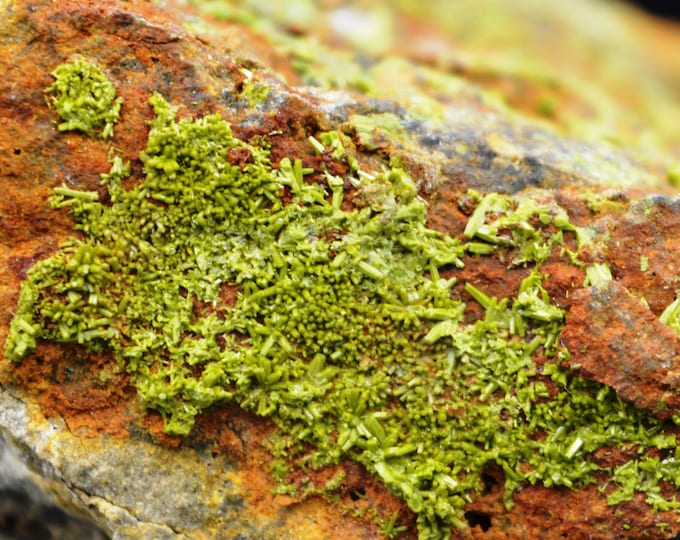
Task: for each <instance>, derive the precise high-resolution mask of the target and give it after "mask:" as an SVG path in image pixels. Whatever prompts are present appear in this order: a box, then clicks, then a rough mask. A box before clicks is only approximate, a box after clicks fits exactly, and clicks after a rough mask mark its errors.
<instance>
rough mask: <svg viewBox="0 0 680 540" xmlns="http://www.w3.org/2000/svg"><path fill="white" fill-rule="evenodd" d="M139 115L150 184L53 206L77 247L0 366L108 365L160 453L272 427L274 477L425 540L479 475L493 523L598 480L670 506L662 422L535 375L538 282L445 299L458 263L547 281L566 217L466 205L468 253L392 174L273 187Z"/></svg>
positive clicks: (18, 324) (599, 390) (41, 271)
mask: <svg viewBox="0 0 680 540" xmlns="http://www.w3.org/2000/svg"><path fill="white" fill-rule="evenodd" d="M150 102H151V105H152V106H153V108H154V111H155V119H154V120H153V121H152V122H151V126H150V132H149V138H148V143H147V147H146V150H145V151H144V152H143V153H142V154H141V155H140V160H141V162H142V163H143V165H144V178H141V179H139V181H138V182H135V183H133V184H134V187H131V188H125V187H123V182H122V180H123V179H124V178H125V177H126V176H128V175H129V174H130V173H129V167H128V166H127V165H126V164H124V163H123V162H122V161H121V160H120V159H118V158H115V159H114V160H113V165H112V168H111V170H110V172H109V173H108V174H105V175H103V181H104V183H105V185H106V186H107V189H108V193H109V198H110V203H104V202H102V201H100V200H98V197H97V196H96V193H89V192H79V191H74V190H70V189H66V188H57V189H56V190H55V194H54V197H53V199H52V204H53V205H54V206H55V207H62V206H66V207H68V208H70V209H71V211H72V212H73V215H74V217H75V220H76V223H77V228H78V229H79V230H80V231H82V233H83V237H82V239H80V240H76V239H74V240H71V241H70V243H69V244H68V245H66V246H64V247H63V248H62V249H61V251H60V252H58V253H57V254H56V255H54V256H53V257H52V258H50V259H47V260H45V261H42V262H39V263H37V264H36V265H35V266H34V267H33V268H32V269H31V271H30V272H29V275H28V279H27V281H26V282H25V283H24V285H23V287H22V291H21V296H20V301H19V306H18V309H17V311H16V316H15V318H14V320H13V322H12V326H11V330H10V334H9V338H8V341H7V344H6V351H7V355H8V356H9V358H11V359H12V360H14V361H20V360H21V358H22V357H24V356H25V355H26V354H28V353H29V352H31V351H32V350H33V349H34V348H35V347H36V345H37V342H38V340H52V341H58V342H75V343H80V344H82V345H84V346H85V347H88V348H91V349H95V350H96V349H101V348H106V349H107V350H109V351H111V352H112V353H113V354H114V356H115V357H116V359H117V361H118V363H119V367H120V369H121V370H126V371H127V372H128V373H129V374H130V375H131V378H132V381H133V383H134V385H135V386H136V387H137V389H138V391H139V394H140V396H141V398H142V400H143V401H144V403H145V404H146V405H147V406H148V407H150V408H153V409H156V410H158V411H159V412H160V413H161V414H162V415H163V417H164V419H165V428H166V430H167V431H168V432H169V433H174V434H187V433H189V431H190V430H191V428H192V425H193V422H194V418H195V416H196V415H197V414H198V413H199V412H201V411H202V410H204V409H206V408H207V407H210V406H213V405H216V404H220V403H225V402H228V401H230V402H236V403H238V404H240V405H241V406H242V407H244V408H246V409H249V410H252V411H254V412H255V413H257V414H259V415H261V416H268V417H271V418H272V419H273V420H274V422H275V423H276V424H277V425H278V427H279V428H280V430H281V433H282V438H281V440H280V441H281V442H280V444H279V445H278V446H277V448H278V449H279V450H281V457H284V456H285V459H286V461H287V463H285V464H284V465H283V466H281V467H279V472H280V474H282V475H283V476H285V473H286V470H288V469H290V468H296V467H300V468H302V469H304V468H305V467H312V468H318V467H323V466H324V465H327V464H332V463H337V462H338V461H339V460H341V459H353V460H355V461H357V462H359V463H361V464H363V465H364V466H365V467H366V468H367V469H368V470H369V471H370V472H371V473H373V474H374V475H375V476H376V477H377V478H378V479H380V480H381V481H382V482H384V483H385V485H386V486H387V487H388V488H389V489H390V490H391V491H392V492H394V493H395V494H396V495H398V496H399V497H401V498H403V499H404V500H405V501H406V503H407V504H408V505H409V507H410V508H411V509H412V510H413V511H414V512H416V513H417V514H418V516H419V517H418V527H419V534H420V536H421V538H446V537H447V535H448V534H449V533H450V530H451V528H452V527H464V526H465V523H464V520H463V508H464V505H465V504H466V503H467V502H468V501H470V500H471V498H473V497H474V496H475V495H476V494H477V493H479V492H480V491H481V490H482V481H481V477H482V473H483V471H484V470H485V468H486V467H487V466H488V465H489V464H492V463H494V464H496V465H497V466H498V467H500V468H501V469H502V470H503V471H504V474H505V488H506V490H505V498H506V502H507V504H511V502H512V494H513V493H514V492H515V491H516V490H519V489H521V488H522V486H524V485H527V484H543V485H545V486H547V487H550V486H566V487H569V488H572V489H578V488H579V487H582V486H584V485H586V484H588V483H590V482H592V481H593V478H592V473H593V472H594V471H601V472H602V474H609V475H610V477H611V478H612V480H613V481H614V482H617V483H619V484H620V485H621V486H622V488H621V491H620V492H616V494H613V495H612V496H611V497H610V501H611V502H617V501H621V500H628V499H629V498H630V497H631V496H632V493H634V492H635V491H636V490H638V491H644V492H645V493H646V494H647V495H648V496H650V497H652V496H653V501H652V503H653V504H654V505H655V507H659V508H661V507H664V508H665V507H668V506H669V505H670V506H672V507H676V506H677V503H676V502H675V501H666V500H665V499H662V498H661V497H660V495H659V494H658V482H659V481H670V482H673V483H674V484H675V485H676V486H680V470H679V467H678V465H677V463H678V462H676V460H675V458H674V457H673V456H670V457H667V458H666V459H665V460H664V462H663V465H664V466H663V467H660V468H659V469H658V470H657V472H655V473H654V474H655V476H654V478H653V479H650V478H651V477H650V475H649V473H648V469H649V467H648V465H647V464H650V463H653V460H654V459H655V458H656V456H658V452H659V451H662V452H666V453H668V451H669V450H672V449H673V448H675V439H674V437H673V436H667V435H664V434H663V431H662V427H663V426H662V424H661V422H660V421H659V420H657V419H655V418H652V417H649V416H647V415H645V414H644V413H642V412H640V411H636V410H634V409H633V408H632V407H630V406H628V405H625V404H623V403H621V402H620V401H619V400H618V399H617V397H616V395H615V393H614V392H613V391H610V389H608V388H607V387H603V386H599V385H597V384H594V383H588V382H585V381H583V380H581V379H579V378H576V377H573V376H571V375H570V374H568V373H567V372H565V371H564V370H563V369H561V368H560V367H559V366H558V365H557V363H549V364H546V365H545V367H544V369H543V372H542V373H540V369H539V368H538V367H537V366H536V365H535V364H534V361H533V360H532V357H533V355H534V353H535V352H537V351H541V352H542V354H543V355H544V356H546V357H548V358H551V357H552V358H555V357H556V353H557V352H558V336H559V333H560V331H561V328H562V324H563V318H564V313H563V311H562V310H561V309H559V308H558V307H556V306H553V305H551V303H550V298H549V297H548V294H547V293H546V291H545V290H544V289H543V286H542V282H543V276H542V275H541V272H540V267H537V268H536V269H535V270H533V271H531V272H529V274H528V277H526V279H525V280H524V281H523V282H522V284H521V286H520V289H519V292H518V295H517V298H515V299H513V300H509V299H504V300H498V299H497V298H494V297H492V296H489V295H488V294H486V293H485V291H483V290H480V289H478V288H477V287H474V286H473V285H472V284H466V285H465V287H464V288H465V290H466V291H467V293H468V294H470V295H471V296H472V298H473V299H474V301H475V302H477V303H479V304H480V305H481V306H482V307H483V310H484V316H483V318H481V319H480V320H477V321H476V322H472V323H465V322H464V320H463V312H464V310H465V307H466V306H465V304H464V303H463V302H461V301H460V300H456V299H453V297H452V294H451V288H452V287H453V286H454V284H455V281H456V280H455V270H456V268H460V267H462V265H463V263H462V259H463V256H464V255H465V253H466V252H467V253H471V254H487V255H488V254H491V253H494V251H495V250H497V249H501V248H503V249H505V248H506V247H508V246H510V247H512V248H514V249H516V252H517V253H518V258H517V259H516V260H515V264H527V263H530V264H535V265H539V266H540V264H541V263H542V261H543V260H544V259H545V258H546V256H547V254H548V253H549V251H550V249H551V247H552V246H553V245H555V244H556V243H559V242H560V241H561V236H560V234H559V232H560V231H563V230H574V228H573V227H572V226H571V225H570V224H569V221H568V219H567V216H566V214H565V213H564V211H563V210H562V209H561V208H559V207H556V206H546V205H541V204H540V203H538V202H536V201H533V200H522V201H519V202H518V201H517V200H514V199H512V198H510V197H507V196H503V195H498V194H492V195H487V196H485V197H481V196H479V195H477V194H471V197H470V198H471V200H474V201H476V204H477V210H476V211H475V212H474V213H473V215H472V218H471V220H470V222H469V223H468V226H467V227H466V228H465V234H464V235H463V236H464V238H465V239H464V241H462V240H459V239H456V238H452V237H449V236H446V235H444V234H442V233H439V232H436V231H434V230H431V229H429V228H427V226H426V224H425V218H426V203H425V202H424V201H423V200H422V199H420V198H419V196H418V194H417V190H416V187H415V184H414V183H413V181H412V180H411V179H410V178H409V177H408V175H406V173H404V171H402V170H400V169H386V170H383V171H382V172H380V173H378V174H369V173H367V172H365V171H361V170H360V169H357V168H358V167H359V165H358V164H357V163H356V161H354V163H353V165H352V167H349V170H350V171H352V170H354V171H356V172H357V174H356V176H348V177H346V178H339V177H335V176H332V175H330V174H329V173H327V172H325V173H324V174H322V175H317V177H318V178H320V180H319V181H318V182H310V181H308V179H307V178H306V176H308V175H310V174H311V173H312V172H314V171H311V170H309V169H305V168H304V167H303V166H302V163H301V161H300V160H297V159H292V160H291V159H287V158H286V159H283V160H281V162H280V163H279V165H278V167H273V166H272V164H271V163H270V158H269V153H268V150H267V144H266V141H264V140H260V141H255V142H253V143H246V142H244V141H241V140H239V139H237V138H235V137H234V135H233V133H232V131H231V129H230V127H229V125H228V124H227V123H226V122H225V121H224V120H222V119H221V118H220V117H219V116H217V115H210V116H206V117H203V118H198V119H189V118H184V119H182V120H180V121H177V120H176V119H175V113H176V109H175V108H174V107H172V106H170V105H169V104H168V103H167V102H166V101H165V100H164V99H163V98H162V97H161V96H159V95H155V96H153V97H152V98H151V100H150ZM319 139H320V140H319ZM319 139H315V140H314V143H315V144H313V145H312V143H310V147H311V148H313V150H315V151H316V152H319V153H327V154H328V156H329V158H332V159H337V160H346V159H348V156H347V155H346V154H345V152H338V151H337V150H338V148H340V146H339V143H337V144H336V142H337V141H336V138H333V137H330V136H323V135H320V136H319ZM230 156H237V157H236V159H233V160H231V159H230ZM318 172H323V171H318ZM345 189H353V190H355V191H356V192H355V193H354V196H353V198H352V201H353V204H352V206H351V209H347V208H348V206H349V205H346V204H343V197H344V194H345ZM556 231H557V232H556ZM444 269H446V270H447V272H448V273H449V275H451V274H453V275H454V277H449V279H443V278H442V277H441V276H440V272H443V270H444ZM234 290H237V291H238V294H237V296H236V300H235V301H227V300H225V299H227V298H233V291H234ZM227 293H229V294H227ZM563 354H566V353H563ZM617 445H634V446H636V447H637V448H638V455H639V463H640V466H639V469H637V468H636V469H635V470H636V474H635V475H631V474H628V472H627V471H628V470H629V469H626V468H624V467H634V466H633V465H624V466H623V467H620V468H618V469H615V468H613V467H612V468H601V467H600V466H599V465H597V464H596V463H595V462H594V461H593V460H591V459H590V455H591V453H592V452H593V451H594V450H596V449H598V448H601V447H603V446H617ZM310 449H311V450H310ZM284 450H285V451H284ZM631 463H637V461H636V462H631ZM635 467H637V466H636V465H635ZM641 475H642V476H644V479H645V481H644V483H643V484H640V485H637V484H636V485H635V486H632V485H631V482H633V481H636V480H635V479H639V478H640V477H641ZM652 480H653V481H652ZM655 486H656V487H655ZM662 500H663V501H664V502H663V504H662V503H661V501H662ZM664 505H666V506H664Z"/></svg>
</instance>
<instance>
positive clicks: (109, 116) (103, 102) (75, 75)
mask: <svg viewBox="0 0 680 540" xmlns="http://www.w3.org/2000/svg"><path fill="white" fill-rule="evenodd" d="M52 76H53V77H54V78H55V81H54V83H53V84H52V85H51V86H49V87H48V88H47V89H46V90H45V92H46V93H48V94H54V95H53V96H51V99H50V101H51V103H52V105H53V106H54V108H55V109H56V110H57V112H58V113H59V116H60V117H61V119H62V120H63V121H62V122H61V123H60V124H59V131H73V130H76V131H82V132H83V133H86V134H87V135H89V136H90V137H95V136H97V135H98V136H99V137H101V138H102V139H110V138H111V137H113V126H114V124H115V123H116V122H118V118H119V116H120V107H121V105H122V103H123V98H121V97H116V89H115V87H114V86H113V84H112V83H111V81H110V80H109V79H108V77H107V76H106V75H105V74H104V72H103V71H102V70H101V69H100V68H99V67H97V66H96V65H94V64H92V63H91V62H88V61H86V60H85V59H83V58H76V59H74V60H73V61H72V62H68V63H66V64H61V65H59V66H58V67H57V68H56V69H55V70H54V71H53V72H52Z"/></svg>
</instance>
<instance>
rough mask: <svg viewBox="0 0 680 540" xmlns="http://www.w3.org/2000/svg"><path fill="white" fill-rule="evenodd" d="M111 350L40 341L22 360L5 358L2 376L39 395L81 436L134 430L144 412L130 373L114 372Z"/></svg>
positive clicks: (48, 410) (51, 413)
mask: <svg viewBox="0 0 680 540" xmlns="http://www.w3.org/2000/svg"><path fill="white" fill-rule="evenodd" d="M114 367H115V362H114V360H113V359H112V358H111V356H110V355H107V354H101V355H97V354H92V353H87V352H85V351H84V350H83V349H82V348H81V347H78V346H73V345H58V344H55V343H40V344H39V346H38V348H37V349H36V351H35V352H34V353H33V354H31V355H30V356H28V357H26V358H25V359H24V360H23V361H22V362H21V363H19V364H15V365H9V363H7V362H6V361H3V363H2V364H0V382H2V384H10V385H14V386H16V387H18V388H21V389H22V392H26V393H27V394H28V395H31V396H35V399H36V400H37V402H38V403H39V405H40V407H41V410H42V412H43V414H45V416H46V417H48V418H50V417H61V418H62V419H63V420H64V422H65V423H66V425H67V426H68V428H69V430H70V431H71V432H72V433H74V434H75V435H78V436H81V437H99V436H101V435H104V434H106V435H110V436H112V437H115V438H126V437H128V436H129V427H130V423H131V422H132V421H133V420H134V419H135V418H138V417H139V416H140V414H141V410H140V409H139V405H138V402H137V399H136V396H137V391H136V390H135V389H134V388H132V387H131V386H130V385H129V377H128V376H127V375H122V374H116V373H114Z"/></svg>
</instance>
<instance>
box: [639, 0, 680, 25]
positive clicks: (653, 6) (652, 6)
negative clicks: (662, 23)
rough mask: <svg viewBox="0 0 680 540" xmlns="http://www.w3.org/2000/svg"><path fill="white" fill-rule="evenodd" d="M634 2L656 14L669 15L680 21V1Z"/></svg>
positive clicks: (653, 0) (648, 0) (641, 0)
mask: <svg viewBox="0 0 680 540" xmlns="http://www.w3.org/2000/svg"><path fill="white" fill-rule="evenodd" d="M633 3H634V4H637V5H638V6H640V7H641V8H643V9H644V10H646V11H648V12H649V13H652V14H654V15H659V16H661V17H668V18H671V19H675V20H676V21H680V2H677V1H673V0H668V1H665V2H664V1H663V0H647V1H643V0H638V1H636V2H633Z"/></svg>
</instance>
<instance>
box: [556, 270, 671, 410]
mask: <svg viewBox="0 0 680 540" xmlns="http://www.w3.org/2000/svg"><path fill="white" fill-rule="evenodd" d="M573 302H574V305H573V307H572V309H571V311H570V313H569V323H568V325H567V327H566V328H565V330H564V331H563V332H562V340H563V342H564V344H565V345H566V346H567V348H568V349H569V351H570V352H571V360H570V362H569V363H570V364H571V365H572V366H573V367H575V368H577V369H578V370H579V371H580V372H581V373H582V374H583V375H584V376H585V377H587V378H589V379H593V380H596V381H599V382H601V383H603V384H606V385H607V386H610V387H612V388H614V389H615V390H616V392H617V393H618V394H619V396H621V398H622V399H625V400H626V401H630V402H632V403H634V404H635V406H636V407H637V408H639V409H643V410H646V411H649V412H651V413H653V414H655V415H657V416H659V417H661V418H668V417H670V416H672V415H673V413H674V412H675V411H677V410H678V407H679V406H680V396H679V395H678V388H679V386H678V385H679V383H680V381H679V380H678V375H679V374H678V371H677V370H678V367H679V366H678V363H677V358H678V355H679V354H680V339H679V338H678V335H677V334H676V333H675V332H674V331H673V330H671V329H670V328H669V327H668V326H666V325H665V324H663V323H662V322H660V321H659V319H658V318H657V317H655V316H654V314H653V313H652V311H651V310H650V309H649V308H648V307H647V306H645V305H644V304H642V303H641V302H640V300H639V299H636V298H635V297H633V296H632V295H631V294H630V293H629V292H627V291H626V289H625V288H624V287H623V286H622V285H619V284H618V283H616V282H615V281H614V282H612V281H610V282H607V283H605V284H603V285H602V286H592V287H590V288H587V289H580V290H579V291H577V292H576V293H574V297H573Z"/></svg>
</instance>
